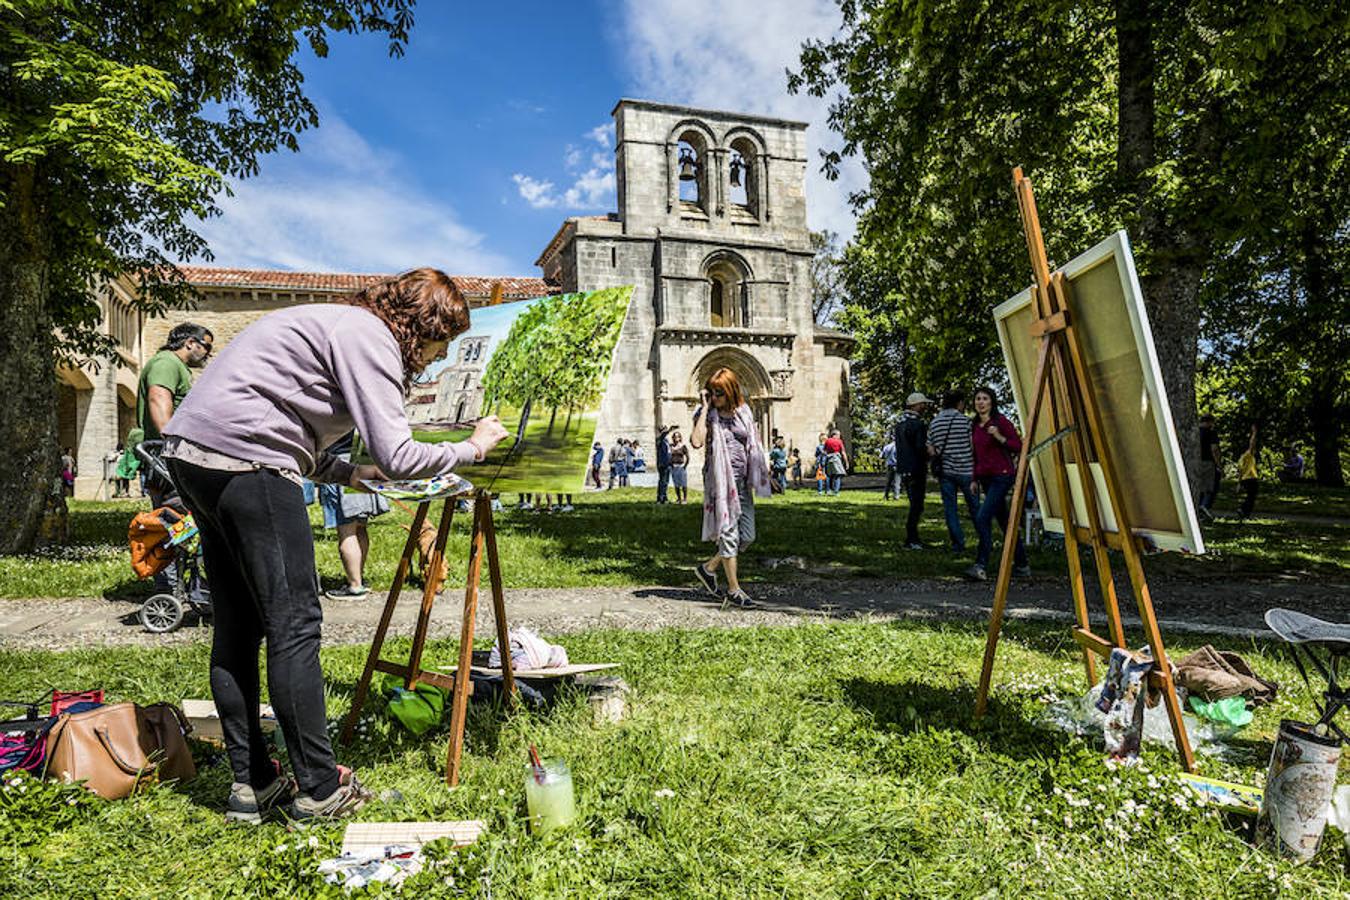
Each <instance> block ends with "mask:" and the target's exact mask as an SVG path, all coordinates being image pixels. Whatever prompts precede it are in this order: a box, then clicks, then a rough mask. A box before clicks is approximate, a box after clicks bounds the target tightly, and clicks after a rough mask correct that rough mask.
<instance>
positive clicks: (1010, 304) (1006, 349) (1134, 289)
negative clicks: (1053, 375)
mask: <svg viewBox="0 0 1350 900" xmlns="http://www.w3.org/2000/svg"><path fill="white" fill-rule="evenodd" d="M1110 254H1114V255H1115V260H1116V269H1117V273H1118V275H1119V276H1120V277H1121V281H1122V284H1123V285H1124V286H1125V289H1126V290H1125V295H1126V297H1127V298H1128V300H1129V302H1128V303H1127V304H1126V308H1127V309H1128V310H1129V315H1130V324H1131V327H1132V328H1133V329H1134V339H1135V345H1136V347H1142V348H1143V350H1144V354H1143V356H1144V360H1145V362H1146V363H1147V364H1146V365H1145V366H1144V367H1143V369H1144V382H1145V385H1146V387H1147V388H1148V390H1149V391H1150V392H1151V393H1152V395H1153V396H1154V397H1155V398H1156V401H1157V402H1155V403H1154V404H1152V406H1153V413H1152V418H1153V422H1154V426H1155V427H1156V428H1157V430H1158V438H1159V441H1160V443H1161V445H1162V447H1163V457H1164V460H1163V462H1164V464H1165V465H1166V466H1167V480H1168V484H1169V486H1170V487H1171V489H1172V498H1173V501H1174V503H1176V504H1177V509H1179V510H1181V511H1182V516H1181V519H1182V522H1181V525H1182V531H1181V532H1170V531H1154V530H1153V529H1148V528H1138V529H1135V531H1136V532H1137V533H1138V534H1143V535H1147V536H1148V537H1149V538H1151V539H1152V540H1153V542H1154V543H1155V544H1156V545H1157V546H1158V547H1160V548H1162V549H1165V550H1177V551H1181V552H1185V553H1204V552H1205V547H1204V540H1203V539H1202V537H1201V535H1200V523H1199V521H1198V519H1197V518H1196V514H1195V505H1194V504H1193V503H1192V501H1191V495H1190V491H1189V490H1187V489H1186V488H1185V485H1186V484H1187V483H1188V482H1187V481H1186V479H1185V477H1184V469H1182V470H1181V472H1182V473H1183V474H1181V475H1179V473H1178V466H1179V464H1180V463H1181V459H1182V457H1181V447H1180V445H1179V443H1178V441H1177V436H1176V429H1175V427H1174V426H1173V424H1172V408H1171V406H1170V405H1169V404H1168V401H1167V392H1166V391H1164V390H1161V387H1160V386H1161V385H1162V369H1161V367H1160V366H1159V364H1158V354H1157V350H1156V348H1155V347H1154V345H1153V331H1152V328H1151V326H1150V325H1149V321H1148V312H1147V310H1146V309H1145V308H1144V303H1143V291H1142V290H1141V289H1140V287H1139V278H1138V275H1137V273H1136V272H1135V268H1134V257H1133V254H1132V252H1131V250H1130V241H1129V237H1128V235H1126V233H1125V232H1124V231H1123V230H1121V231H1117V232H1116V233H1114V234H1112V235H1111V236H1110V237H1108V238H1106V239H1105V240H1104V241H1102V242H1101V243H1099V244H1097V245H1096V246H1094V247H1092V248H1091V249H1089V250H1087V251H1086V252H1084V253H1081V254H1079V255H1078V256H1076V257H1074V258H1073V259H1072V260H1070V261H1069V262H1068V263H1066V264H1065V265H1064V266H1062V267H1061V269H1060V271H1062V272H1063V273H1064V275H1065V277H1066V278H1071V277H1072V276H1073V275H1076V274H1077V273H1079V272H1082V271H1084V270H1086V269H1090V268H1092V267H1093V266H1095V265H1098V264H1100V263H1101V262H1102V260H1103V259H1104V258H1105V257H1106V256H1108V255H1110ZM1031 301H1032V292H1031V288H1029V287H1028V288H1024V289H1023V290H1021V291H1019V292H1018V293H1016V294H1014V295H1013V296H1012V297H1009V298H1008V299H1007V300H1005V301H1003V302H1002V303H1000V304H999V305H998V306H996V307H994V321H995V325H996V328H997V331H998V337H999V344H1000V346H1001V347H1002V350H1003V358H1004V364H1005V365H1006V367H1007V369H1008V379H1009V381H1010V382H1011V383H1012V386H1013V400H1014V402H1016V400H1017V396H1018V395H1019V394H1022V395H1025V392H1024V391H1022V389H1021V385H1020V379H1019V376H1018V375H1017V372H1016V366H1015V365H1014V364H1013V356H1012V353H1011V348H1010V346H1009V344H1008V334H1007V331H1008V327H1007V323H1006V319H1007V318H1008V317H1009V316H1011V315H1012V314H1013V313H1016V312H1018V311H1020V310H1021V309H1023V308H1024V307H1026V306H1029V305H1031ZM1029 387H1030V386H1029ZM1018 412H1019V414H1020V415H1021V417H1022V420H1023V423H1022V424H1023V428H1025V427H1026V418H1027V416H1028V415H1029V413H1030V410H1023V409H1021V407H1020V405H1019V407H1018ZM1031 474H1032V478H1033V481H1034V482H1035V485H1036V495H1037V496H1038V497H1043V496H1046V494H1045V492H1044V486H1043V485H1042V484H1041V479H1040V474H1039V472H1038V469H1037V467H1036V466H1032V467H1031ZM1099 499H1100V500H1102V501H1104V504H1103V508H1106V507H1109V506H1110V502H1109V500H1108V499H1107V498H1105V497H1100V498H1099ZM1069 502H1070V503H1072V498H1070V500H1069ZM1042 516H1043V520H1042V521H1043V523H1044V525H1045V527H1046V528H1047V529H1048V530H1051V531H1058V532H1060V533H1063V532H1064V522H1063V520H1062V519H1060V518H1058V517H1054V516H1046V515H1045V514H1044V512H1042Z"/></svg>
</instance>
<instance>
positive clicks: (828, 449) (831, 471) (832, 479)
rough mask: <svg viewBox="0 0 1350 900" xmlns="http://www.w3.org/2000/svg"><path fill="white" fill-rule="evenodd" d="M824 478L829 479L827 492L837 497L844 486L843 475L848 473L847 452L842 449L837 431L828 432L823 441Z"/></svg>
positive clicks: (841, 441) (842, 443) (841, 439)
mask: <svg viewBox="0 0 1350 900" xmlns="http://www.w3.org/2000/svg"><path fill="white" fill-rule="evenodd" d="M824 447H825V476H826V477H827V478H828V479H829V491H830V493H831V494H834V495H836V496H837V495H838V494H839V489H840V488H842V487H843V486H844V473H845V472H847V471H848V451H847V450H845V449H844V439H843V438H842V437H840V435H839V429H837V428H836V429H833V430H831V431H830V436H829V437H828V438H826V439H825V444H824Z"/></svg>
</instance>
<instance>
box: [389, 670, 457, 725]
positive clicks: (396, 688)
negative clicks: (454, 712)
mask: <svg viewBox="0 0 1350 900" xmlns="http://www.w3.org/2000/svg"><path fill="white" fill-rule="evenodd" d="M384 690H385V693H386V694H388V695H389V714H390V715H392V716H393V717H394V718H395V719H397V720H398V721H399V723H400V724H402V725H403V727H404V728H406V729H408V730H409V731H411V732H412V733H413V734H425V733H426V732H428V731H430V730H431V729H433V728H435V727H436V726H437V725H439V724H440V722H441V714H442V713H443V712H445V691H443V690H441V689H440V688H438V687H436V686H435V685H434V684H418V685H417V687H416V688H414V689H413V690H411V691H410V690H408V689H407V688H405V687H404V686H403V680H402V679H401V678H398V677H397V676H394V675H386V676H385V679H384Z"/></svg>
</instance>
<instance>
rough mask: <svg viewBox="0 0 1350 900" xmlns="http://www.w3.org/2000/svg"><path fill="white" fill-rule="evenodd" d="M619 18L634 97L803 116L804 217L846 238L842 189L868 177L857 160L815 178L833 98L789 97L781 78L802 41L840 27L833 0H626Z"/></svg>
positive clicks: (834, 140) (831, 139)
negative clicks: (759, 0)
mask: <svg viewBox="0 0 1350 900" xmlns="http://www.w3.org/2000/svg"><path fill="white" fill-rule="evenodd" d="M621 21H622V25H621V32H622V33H621V35H620V36H619V40H620V42H621V45H622V46H623V47H624V48H625V52H626V55H627V64H628V67H629V69H630V70H631V72H632V74H633V78H634V80H635V88H636V90H637V93H638V96H641V97H643V98H644V99H648V100H658V101H665V102H669V103H687V104H690V105H693V106H704V107H709V108H712V109H725V110H735V111H738V112H747V113H758V114H760V115H770V116H778V117H781V118H789V119H798V120H801V121H805V122H808V123H809V125H810V127H809V128H808V129H807V132H806V137H807V147H808V152H809V158H808V162H807V175H806V199H807V217H808V219H809V221H810V224H811V227H813V228H829V229H831V230H832V231H837V232H839V234H840V235H842V236H843V237H844V238H845V239H848V238H851V237H852V235H853V231H854V215H853V211H852V209H851V207H850V206H849V203H848V195H849V192H850V191H856V190H858V189H860V188H862V187H864V186H865V185H866V184H867V174H866V172H865V171H864V169H863V167H862V165H861V163H859V162H858V161H857V160H856V159H849V160H846V161H845V164H844V166H843V167H842V170H841V172H840V177H839V179H838V180H837V181H830V180H829V179H827V178H826V177H825V176H824V175H823V174H821V172H820V160H819V157H818V155H817V151H818V150H819V149H821V148H822V147H824V148H830V149H834V148H837V147H838V146H839V143H840V142H839V140H838V136H837V135H835V134H834V133H833V132H831V131H830V130H829V127H828V125H827V124H826V117H827V115H828V112H829V102H830V99H831V98H829V97H824V98H816V97H810V96H806V95H805V94H799V95H797V96H792V95H790V94H788V92H787V76H786V74H785V72H786V70H787V69H796V68H797V67H798V57H799V55H800V52H801V45H802V42H803V41H806V40H809V39H823V38H828V37H830V36H832V35H833V34H834V33H835V32H836V31H837V30H838V29H839V26H840V13H839V7H838V5H837V4H836V2H835V0H775V2H773V3H726V2H724V0H624V9H623V15H622V19H621Z"/></svg>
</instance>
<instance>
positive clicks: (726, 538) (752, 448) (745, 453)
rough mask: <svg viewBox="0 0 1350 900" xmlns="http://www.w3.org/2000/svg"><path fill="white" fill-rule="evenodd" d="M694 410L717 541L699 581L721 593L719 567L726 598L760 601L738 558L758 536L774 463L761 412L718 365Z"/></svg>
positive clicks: (707, 520)
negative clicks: (759, 507)
mask: <svg viewBox="0 0 1350 900" xmlns="http://www.w3.org/2000/svg"><path fill="white" fill-rule="evenodd" d="M700 396H701V398H702V403H701V405H700V406H699V408H698V409H697V410H695V411H694V426H693V428H691V429H690V431H689V445H690V446H692V447H693V448H694V449H695V450H697V449H700V448H703V447H706V448H707V452H706V453H705V454H704V457H703V540H705V541H713V542H715V543H716V544H717V552H716V553H714V554H713V555H712V557H711V558H710V559H708V560H707V562H702V563H699V564H698V565H697V566H695V567H694V572H695V574H696V575H697V576H698V580H699V581H700V582H702V584H703V586H704V587H705V588H706V589H707V590H708V592H709V593H710V594H712V595H713V596H717V595H718V585H717V568H718V566H721V567H722V570H723V571H724V572H725V573H726V576H727V594H726V599H727V600H728V601H729V602H731V603H735V604H736V605H737V606H739V607H742V608H744V607H748V606H753V605H754V601H753V600H751V599H750V596H749V595H748V594H746V593H745V591H744V590H742V589H741V582H740V579H739V577H738V573H737V568H736V560H737V558H738V557H739V555H740V553H741V551H742V550H744V549H745V548H746V547H748V546H750V544H751V543H752V542H753V541H754V540H755V497H754V495H755V494H758V495H759V496H761V497H767V496H769V494H770V493H771V492H772V488H771V487H770V485H769V466H768V463H767V462H766V460H765V456H764V448H763V446H762V445H761V444H760V442H759V435H758V433H757V432H756V430H755V417H754V415H753V414H752V413H751V412H750V407H749V405H747V404H746V402H745V397H744V395H743V394H742V393H741V385H740V382H739V381H737V379H736V373H735V372H733V371H731V370H730V369H727V368H721V369H718V370H717V371H716V372H714V373H713V374H712V377H711V378H709V379H708V381H707V382H706V383H705V384H704V386H703V391H702V392H701V394H700Z"/></svg>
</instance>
